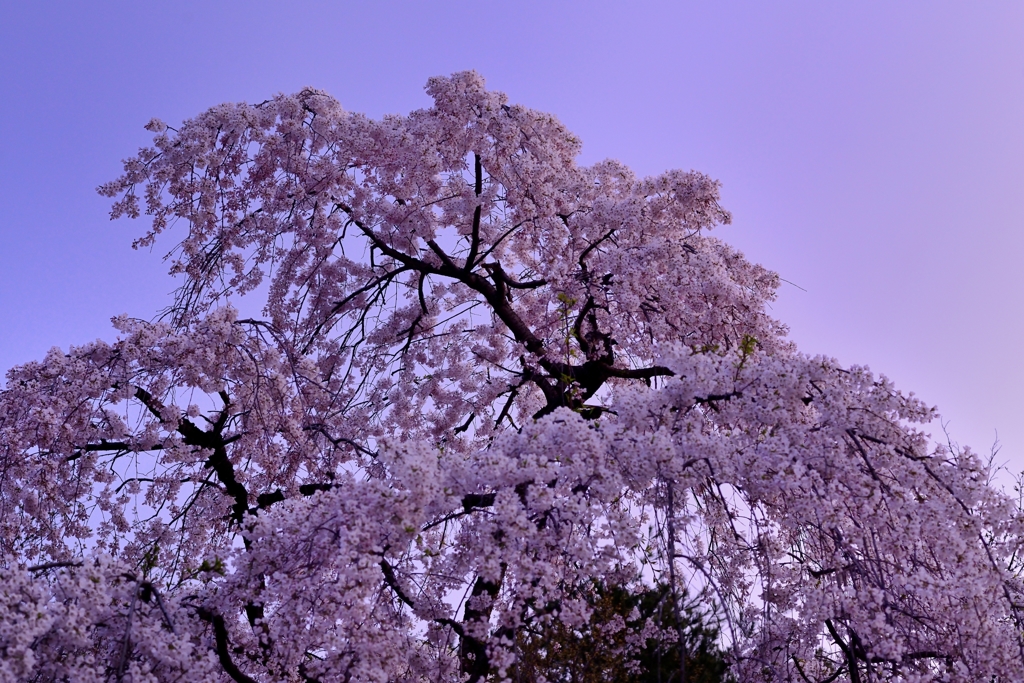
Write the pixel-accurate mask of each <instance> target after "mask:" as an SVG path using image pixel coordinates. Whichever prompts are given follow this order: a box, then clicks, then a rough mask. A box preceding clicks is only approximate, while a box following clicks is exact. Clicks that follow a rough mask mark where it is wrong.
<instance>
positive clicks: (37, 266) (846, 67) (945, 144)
mask: <svg viewBox="0 0 1024 683" xmlns="http://www.w3.org/2000/svg"><path fill="white" fill-rule="evenodd" d="M463 69H476V70H477V71H479V72H480V73H482V74H483V75H484V76H485V77H486V78H487V80H488V84H489V86H491V87H492V88H497V89H500V90H503V91H505V92H507V93H508V95H509V97H510V99H511V100H512V101H514V102H518V103H522V104H525V105H527V106H530V107H533V108H536V109H541V110H545V111H550V112H552V113H554V114H556V115H557V116H558V117H559V118H560V119H561V120H562V121H563V122H564V123H565V124H566V125H567V126H568V127H569V128H570V129H571V130H573V131H574V132H575V133H577V134H578V135H579V136H580V137H581V138H582V139H583V142H584V153H583V159H582V161H583V162H593V161H596V160H599V159H602V158H606V157H612V158H616V159H619V160H621V161H623V162H625V163H626V164H628V165H630V166H632V167H633V168H634V169H635V170H636V171H637V172H638V173H640V174H650V173H657V172H659V171H662V170H664V169H668V168H684V169H689V168H694V169H698V170H700V171H703V172H706V173H709V174H711V175H713V176H715V177H717V178H719V179H720V180H721V181H722V183H723V190H722V194H723V205H724V206H725V207H726V208H728V209H730V210H731V211H732V212H733V216H734V223H733V225H731V226H728V227H726V228H723V229H721V230H720V232H719V233H718V234H719V236H721V237H723V238H724V239H726V240H727V241H729V242H731V243H732V244H734V245H737V246H739V247H740V248H741V249H742V250H743V251H744V252H745V253H746V254H747V255H748V256H749V257H750V258H751V259H753V260H755V261H758V262H760V263H763V264H764V265H766V266H768V267H770V268H772V269H774V270H776V271H778V272H779V273H780V275H781V276H782V277H783V278H785V280H787V281H789V282H790V283H793V284H784V285H783V287H782V289H781V291H780V296H779V300H778V302H777V303H776V304H775V306H774V313H775V314H776V316H777V317H779V318H780V319H782V320H783V321H784V322H786V323H787V324H789V326H790V328H791V333H792V337H793V338H794V339H795V340H796V341H797V342H798V344H799V345H800V347H801V348H802V349H803V350H805V351H807V352H810V353H821V354H826V355H829V356H834V357H836V358H838V359H839V361H840V362H842V363H844V364H865V365H869V366H870V367H871V368H872V369H873V370H875V371H876V372H880V373H883V374H886V375H888V376H889V377H891V378H892V379H893V380H895V381H896V383H897V384H898V386H900V387H901V388H903V389H904V390H908V391H914V392H916V393H917V395H919V396H920V397H922V398H923V399H924V400H926V401H927V402H929V403H931V404H934V405H938V406H939V408H940V410H941V411H942V414H943V416H944V418H945V420H947V421H948V430H949V432H950V435H951V437H952V438H953V439H954V440H956V441H958V442H960V443H964V444H970V445H972V446H973V447H974V448H975V449H976V450H979V451H982V452H988V450H989V448H990V447H991V446H992V443H993V441H994V440H995V438H996V434H997V432H998V435H999V439H1000V441H1001V442H1002V444H1003V450H1002V452H1001V453H1000V456H999V460H1000V461H1002V462H1007V463H1009V465H1010V466H1011V467H1012V468H1014V469H1016V470H1020V469H1022V468H1024V350H1022V345H1024V320H1022V315H1021V314H1022V313H1024V264H1022V263H1021V261H1022V257H1024V230H1022V228H1024V3H1021V2H1002V3H1000V2H970V3H968V2H957V3H952V2H937V1H930V2H864V1H858V2H852V1H850V2H831V1H830V2H826V1H825V0H818V1H817V2H747V3H741V2H726V1H714V2H712V1H710V0H709V1H707V2H700V3H694V2H682V1H680V0H676V1H674V2H642V1H638V0H634V1H633V2H630V3H625V2H616V3H613V2H557V1H556V0H548V1H547V2H518V1H512V0H506V1H505V2H502V3H496V2H485V1H483V0H476V1H475V2H463V1H461V0H448V1H446V2H426V1H421V2H411V1H410V2H389V1H386V0H383V1H382V0H377V1H376V2H360V3H357V2H351V1H350V2H342V1H337V2H301V1H296V0H290V1H289V2H287V3H286V2H260V1H254V0H250V1H248V2H217V1H216V0H205V1H204V2H192V1H183V0H176V1H175V2H144V3H143V2H121V3H112V2H102V1H96V0H94V1H92V2H88V3H86V2H75V3H70V2H65V3H61V2H7V3H3V5H2V7H0V368H7V367H10V366H11V365H13V364H15V363H19V362H24V361H27V360H31V359H34V358H38V357H40V356H41V355H42V354H44V353H45V352H46V350H47V349H48V348H50V347H51V346H53V345H60V346H63V347H67V345H68V344H71V343H81V342H86V341H90V340H92V339H95V338H97V337H103V338H108V339H109V338H111V337H112V336H113V335H112V334H111V328H110V325H109V318H110V316H112V315H114V314H118V313H128V314H130V315H134V316H137V317H142V318H149V317H151V316H152V315H153V313H155V312H156V311H157V310H158V309H159V308H161V307H162V306H163V305H164V304H165V303H166V301H167V293H168V292H169V291H170V290H171V289H172V287H173V282H172V281H171V280H170V279H169V277H168V276H167V275H166V274H165V268H164V267H163V264H162V263H161V259H160V257H161V256H162V252H161V251H159V248H160V247H161V246H163V248H164V249H166V248H169V246H170V243H168V242H166V241H165V242H163V243H158V245H157V249H158V251H156V252H153V253H149V252H144V253H140V252H133V251H132V250H131V248H130V246H129V245H130V243H131V240H132V238H133V237H134V236H136V235H138V234H139V232H140V231H141V230H142V229H143V227H144V226H143V224H142V223H141V222H134V223H133V222H131V221H121V222H117V223H109V222H108V221H107V218H106V216H107V210H108V206H107V202H106V200H104V199H102V198H100V197H98V196H97V195H96V194H95V192H94V188H95V187H96V186H97V185H98V184H99V183H101V182H103V181H106V180H109V179H111V178H113V177H114V176H116V175H117V174H118V172H119V170H120V163H119V160H120V159H122V158H124V157H126V156H128V155H130V154H132V153H133V152H134V150H135V149H136V148H137V147H139V146H140V145H143V144H145V143H146V142H147V140H148V137H149V136H148V134H147V132H146V131H145V130H143V128H142V126H143V124H145V122H146V121H148V120H149V119H150V118H151V117H154V116H156V117H159V118H161V119H163V120H165V121H167V122H169V123H171V124H172V125H173V124H174V123H176V122H178V121H180V120H181V119H183V118H186V117H190V116H192V115H195V114H197V113H199V112H200V111H202V110H204V109H206V108H208V107H210V106H213V105H215V104H218V103H220V102H225V101H237V100H248V101H262V100H263V99H266V98H267V97H268V96H270V95H272V94H274V93H277V92H294V91H297V90H299V89H300V88H302V87H303V86H306V85H312V86H315V87H318V88H322V89H324V90H327V91H328V92H330V93H332V94H333V95H334V96H335V97H337V98H338V99H339V100H340V101H341V102H342V104H343V105H344V106H345V107H346V108H347V109H349V110H352V111H361V112H366V113H367V114H369V115H371V116H380V115H382V114H386V113H406V112H408V111H410V110H412V109H416V108H419V107H422V106H426V105H428V104H429V102H428V99H427V97H426V96H425V95H424V93H423V85H424V83H425V82H426V79H427V78H428V77H430V76H432V75H438V74H448V73H451V72H453V71H459V70H463Z"/></svg>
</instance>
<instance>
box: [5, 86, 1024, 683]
mask: <svg viewBox="0 0 1024 683" xmlns="http://www.w3.org/2000/svg"><path fill="white" fill-rule="evenodd" d="M427 91H428V94H430V95H431V96H432V97H433V99H434V105H433V106H432V107H431V108H429V109H424V110H421V111H416V112H413V113H411V114H410V115H408V116H405V117H400V116H391V117H385V118H383V119H381V120H379V121H374V120H370V119H368V118H366V117H364V116H361V115H358V114H350V113H347V112H345V111H343V110H342V108H341V107H340V106H339V105H338V103H337V102H336V101H335V100H333V99H332V98H330V97H329V96H327V95H326V94H324V93H322V92H319V91H316V90H311V89H307V90H304V91H302V92H300V93H298V94H296V95H292V96H278V97H275V98H274V99H271V100H268V101H266V102H263V103H261V104H257V105H249V104H225V105H221V106H218V107H215V108H213V109H211V110H209V111H207V112H206V113H204V114H202V115H200V116H199V117H197V118H195V119H192V120H190V121H187V122H185V123H184V124H183V125H182V126H181V127H180V128H179V129H175V128H172V127H169V126H167V125H166V124H164V123H162V122H160V121H157V120H154V121H152V122H150V124H149V125H148V126H147V128H148V129H149V130H151V131H152V132H153V133H154V134H155V138H154V143H153V147H151V148H146V149H143V150H141V151H140V153H139V154H138V155H137V156H136V157H134V158H131V159H129V160H127V161H126V162H125V173H124V175H123V176H121V177H120V178H118V179H117V180H115V181H113V182H111V183H109V184H107V185H104V186H103V187H102V188H101V192H102V193H103V194H105V195H107V196H110V197H113V198H114V199H115V203H114V210H113V216H114V217H118V216H122V215H127V216H131V217H138V216H140V215H142V214H143V213H144V214H146V215H147V216H148V217H149V218H150V219H151V221H152V227H151V229H150V230H149V231H148V232H147V233H146V234H145V235H144V236H143V237H142V238H141V239H140V240H138V242H137V245H139V246H149V245H151V244H153V243H155V242H156V241H158V240H162V239H164V236H163V233H168V234H177V236H178V237H177V238H175V239H177V242H176V246H174V247H173V249H172V250H171V251H170V254H169V259H170V262H171V270H172V272H173V273H175V274H177V275H179V276H180V279H181V280H180V281H181V287H180V288H179V290H178V291H177V294H176V297H175V299H174V301H173V303H172V304H171V306H170V307H169V308H168V310H167V311H166V312H165V314H164V315H163V316H162V317H161V318H160V319H158V320H157V321H155V322H143V321H138V320H131V319H127V318H118V319H115V326H116V328H117V330H118V337H117V339H116V341H114V342H112V343H106V342H102V341H97V342H95V343H93V344H89V345H86V346H82V347H74V348H71V349H70V350H69V351H67V352H65V351H61V350H60V349H54V350H53V351H51V352H50V354H48V355H47V357H46V358H45V359H43V360H42V361H40V362H34V363H29V364H26V365H23V366H20V367H17V368H14V369H13V370H11V371H10V372H9V373H8V374H7V380H6V384H5V386H4V388H3V390H2V391H0V557H2V558H3V559H2V560H0V679H2V680H12V681H21V680H24V681H30V680H31V681H51V680H52V681H57V680H71V681H93V680H95V681H111V680H116V681H132V683H139V682H141V681H161V682H163V681H236V682H246V683H249V682H254V681H260V682H264V681H265V682H270V681H323V682H324V683H326V682H327V681H382V682H383V681H473V682H476V681H482V680H503V679H504V680H516V676H517V672H520V673H521V671H522V668H521V664H520V661H519V658H520V655H521V654H522V640H521V634H523V633H545V632H546V631H545V628H548V627H549V626H550V625H551V624H554V623H557V624H559V625H560V626H562V627H565V628H566V629H568V630H570V631H571V630H573V629H577V630H581V629H584V628H585V627H586V625H587V624H588V623H589V622H590V621H591V620H592V617H593V614H594V610H595V606H594V604H593V601H592V600H590V599H589V596H590V595H591V593H592V592H588V591H587V590H585V588H586V587H588V586H595V585H600V586H614V587H618V588H621V589H623V590H626V591H630V590H632V591H642V590H644V589H645V588H650V587H652V586H668V588H669V589H668V590H667V592H666V593H665V595H666V596H667V598H666V599H667V600H668V601H669V602H670V603H671V604H669V605H668V606H667V609H669V610H670V611H671V610H678V609H680V607H681V605H683V603H684V602H687V601H689V604H697V605H699V606H700V609H701V610H702V613H703V614H704V615H705V616H706V617H707V618H708V619H713V620H714V621H715V623H716V624H717V625H718V634H719V636H718V637H719V641H720V642H719V646H720V648H721V650H722V653H723V654H722V656H723V657H724V658H725V659H726V661H727V663H728V666H729V667H730V675H731V676H733V677H734V678H735V679H736V680H740V681H794V682H795V681H805V682H811V681H813V682H816V683H825V682H826V681H837V680H838V681H853V682H859V681H867V680H887V681H990V680H998V681H1015V680H1024V636H1022V633H1024V631H1022V629H1024V623H1022V616H1024V615H1022V614H1021V604H1022V600H1024V596H1022V587H1024V586H1022V582H1021V565H1020V560H1019V550H1020V545H1021V539H1022V538H1024V515H1022V513H1021V511H1020V509H1019V506H1017V505H1016V504H1015V502H1014V501H1013V500H1011V499H1010V498H1009V497H1007V496H1006V495H1005V494H1004V493H1002V492H1000V491H998V490H996V489H995V488H993V487H992V486H991V485H990V484H989V478H990V474H991V473H990V472H989V470H988V468H987V466H986V464H985V463H984V462H982V461H981V460H979V458H978V457H976V456H975V455H973V454H972V453H970V452H969V451H952V450H949V449H944V448H941V447H934V446H932V445H930V443H929V440H928V439H927V438H926V436H925V435H924V434H923V433H922V432H921V431H920V426H921V425H923V424H926V423H928V422H929V421H931V420H932V419H933V417H934V415H933V413H932V411H931V410H930V409H929V408H927V407H926V406H924V405H922V404H921V403H920V402H918V401H917V400H915V399H914V398H913V397H911V396H906V395H904V394H901V393H900V392H898V391H897V390H896V389H895V388H894V387H893V386H892V385H891V384H890V383H889V382H888V381H887V380H885V379H884V378H879V377H876V376H873V375H872V374H871V373H870V372H868V371H867V370H866V369H864V368H857V367H854V368H844V367H841V366H839V365H838V364H837V363H836V362H835V361H834V360H831V359H828V358H821V357H818V358H811V357H807V356H805V355H802V354H800V353H799V352H798V351H797V350H796V348H795V347H794V346H793V345H792V344H791V343H790V342H789V341H787V340H786V338H785V328H784V327H783V326H782V325H780V324H779V323H778V322H776V321H774V320H773V319H772V318H770V317H769V316H768V315H767V313H766V311H765V309H766V304H767V302H769V301H770V300H771V299H772V298H773V296H774V291H775V287H776V285H777V277H776V276H775V275H774V274H773V273H771V272H769V271H767V270H765V269H763V268H761V267H759V266H757V265H754V264H751V263H749V262H748V261H746V260H745V259H744V258H743V256H742V255H741V254H739V253H738V252H736V251H735V250H733V249H731V248H730V247H729V246H728V245H726V244H724V243H723V242H721V241H719V240H717V239H715V238H713V237H709V236H708V235H707V234H706V232H707V231H708V230H709V229H711V228H712V227H714V226H715V225H716V224H721V223H727V222H728V221H729V214H728V213H727V212H725V211H724V210H723V209H722V208H721V207H720V206H719V205H718V185H717V183H716V182H714V181H713V180H711V179H709V178H707V177H706V176H704V175H701V174H700V173H696V172H680V171H670V172H667V173H665V174H663V175H661V176H658V177H654V178H645V179H638V178H636V177H634V176H633V174H632V173H631V172H630V171H629V169H627V168H625V167H624V166H622V165H621V164H618V163H616V162H611V161H606V162H602V163H599V164H596V165H594V166H591V167H581V166H578V165H577V164H576V163H575V158H576V156H577V154H578V152H579V149H580V143H579V141H578V140H577V139H576V138H575V137H574V136H573V135H572V134H571V133H570V132H568V131H567V130H566V129H565V128H563V127H562V125H561V124H560V123H559V122H558V121H557V120H556V119H555V118H554V117H552V116H550V115H547V114H543V113H540V112H536V111H532V110H529V109H526V108H524V107H520V106H515V105H509V104H508V103H507V101H506V98H505V96H504V95H502V94H500V93H496V92H491V91H487V90H486V89H485V88H484V84H483V81H482V79H481V78H480V77H479V76H477V75H476V74H474V73H460V74H455V75H453V76H452V77H450V78H436V79H432V80H431V81H430V82H429V84H428V86H427ZM254 304H256V305H254ZM239 311H252V314H249V313H246V314H242V313H239ZM602 628H604V629H605V630H606V631H610V632H611V631H614V632H619V633H624V634H625V635H624V636H623V637H622V638H620V639H619V640H617V641H616V642H617V643H618V644H617V645H616V646H615V647H617V648H619V651H617V652H616V656H619V657H621V658H623V659H624V660H627V661H632V660H631V658H635V657H639V653H640V651H641V650H642V649H643V648H644V647H645V646H646V645H645V644H647V643H650V642H651V641H652V639H658V640H661V641H666V645H665V646H666V647H668V648H671V647H675V646H676V645H678V646H679V647H685V645H684V643H683V641H682V639H680V641H679V643H677V644H673V642H671V641H672V638H673V637H674V636H673V635H672V633H673V632H672V629H670V628H669V629H666V628H664V624H661V623H655V622H654V621H653V620H651V619H646V618H640V617H638V616H637V613H636V612H635V610H634V612H633V613H630V614H626V615H622V616H621V617H618V618H617V619H616V620H615V621H614V623H613V624H612V625H604V626H602ZM556 646H557V643H550V644H549V647H551V648H553V647H556ZM683 659H684V660H685V658H683ZM637 661H638V660H637ZM637 666H639V665H638V664H637ZM677 673H678V672H677ZM538 680H543V676H541V678H540V679H538Z"/></svg>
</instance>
